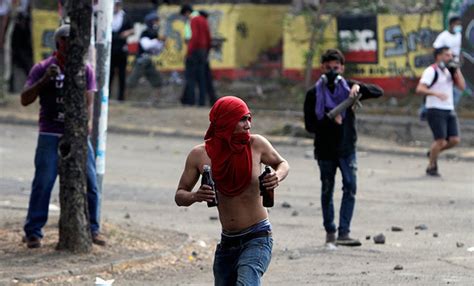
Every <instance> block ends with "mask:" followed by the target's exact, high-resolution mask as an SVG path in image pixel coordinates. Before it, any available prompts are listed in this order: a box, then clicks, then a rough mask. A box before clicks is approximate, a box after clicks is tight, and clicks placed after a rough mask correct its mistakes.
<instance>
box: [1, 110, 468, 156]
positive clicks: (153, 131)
mask: <svg viewBox="0 0 474 286" xmlns="http://www.w3.org/2000/svg"><path fill="white" fill-rule="evenodd" d="M0 123H2V124H16V125H24V126H36V125H37V124H38V122H37V119H36V118H35V119H32V118H26V117H25V118H21V117H18V116H12V115H6V116H5V115H1V114H0ZM107 131H108V132H110V133H115V134H126V135H146V136H175V137H181V138H193V139H202V138H203V133H202V132H196V131H193V130H186V131H183V130H177V129H174V128H163V127H141V126H136V125H132V124H122V125H114V124H110V125H109V126H108V130H107ZM265 137H266V138H267V139H268V140H269V141H270V142H271V143H272V144H278V145H285V146H305V147H306V146H307V147H312V146H313V139H308V138H301V137H289V136H274V135H265ZM357 151H362V152H371V153H378V154H391V155H403V156H415V157H426V154H425V152H424V151H421V150H420V151H416V150H403V149H402V148H394V147H393V146H387V147H375V146H366V145H361V144H359V145H358V146H357ZM442 156H444V157H448V158H449V159H457V160H462V161H474V153H473V154H472V155H470V154H467V155H465V154H453V153H451V154H444V155H442Z"/></svg>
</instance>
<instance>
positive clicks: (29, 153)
mask: <svg viewBox="0 0 474 286" xmlns="http://www.w3.org/2000/svg"><path fill="white" fill-rule="evenodd" d="M191 112H194V110H191V109H188V113H191ZM198 112H200V113H205V112H201V111H198ZM254 121H257V120H255V119H254ZM189 125H191V124H189ZM145 127H146V126H145ZM259 128H261V127H259ZM197 129H198V128H197V127H196V128H195V130H193V128H189V130H192V131H196V132H199V131H200V130H197ZM201 132H202V131H201ZM177 135H179V136H177ZM36 137H37V130H36V127H35V126H31V124H27V125H26V126H22V125H18V124H0V138H2V139H1V141H0V170H1V173H0V189H1V193H2V199H1V200H2V204H0V221H2V222H3V225H0V227H2V228H4V227H5V226H8V225H9V224H8V223H7V221H8V220H20V219H23V218H24V215H25V213H26V206H27V202H28V195H29V191H30V184H31V179H32V175H33V170H34V169H33V156H34V148H35V143H36ZM275 139H276V140H275V141H272V140H271V141H272V143H274V144H275V146H276V147H277V149H278V150H279V151H280V153H281V154H282V155H283V157H285V158H286V159H288V161H289V163H290V165H291V171H290V175H289V177H288V178H287V180H285V181H284V182H283V183H282V184H281V186H280V187H279V188H278V189H277V191H276V205H275V207H274V208H272V209H270V220H271V222H272V224H273V227H274V240H275V242H274V251H273V258H272V263H271V265H270V268H269V270H268V272H267V273H266V274H265V276H264V280H263V282H264V285H291V284H293V285H334V284H336V285H347V284H356V285H400V284H403V285H406V284H409V285H440V284H456V285H472V281H474V274H473V273H474V252H472V250H473V249H472V247H474V235H473V229H474V209H473V207H472V206H473V205H474V179H473V177H472V167H473V166H472V165H473V164H472V162H471V161H469V160H464V159H462V158H461V157H457V156H452V157H443V158H442V159H441V160H440V162H439V165H440V172H441V173H442V177H441V178H431V177H427V176H426V175H425V174H424V168H425V165H426V161H427V160H426V158H424V157H422V156H421V155H419V153H422V148H419V149H416V151H417V152H418V153H416V154H418V155H417V156H415V155H414V154H411V153H409V152H402V151H403V149H401V150H402V151H400V150H396V149H395V148H394V147H392V148H393V150H392V151H393V152H390V153H387V152H384V151H383V150H384V149H380V150H378V151H377V150H376V149H375V148H366V149H363V150H360V151H359V153H358V163H359V164H358V191H357V192H358V193H357V204H356V210H355V216H354V220H353V228H352V236H354V237H357V238H359V239H361V241H362V243H363V245H362V246H361V247H359V248H343V247H339V248H337V249H336V250H331V249H328V248H327V247H326V246H324V236H325V233H324V229H323V227H322V218H321V208H320V204H319V195H320V183H319V179H318V168H317V164H316V162H315V161H314V160H313V159H312V158H311V156H310V154H311V150H312V147H311V144H306V143H304V144H303V143H301V142H300V141H296V142H295V141H291V140H293V139H291V138H290V139H286V140H288V141H285V140H284V139H283V138H280V137H278V138H277V137H275ZM277 139H278V140H277ZM362 140H365V139H363V138H362ZM362 140H361V141H362ZM367 140H368V141H369V142H373V140H369V139H367ZM374 141H375V142H378V143H377V144H380V145H384V144H383V142H384V141H377V140H374ZM199 142H201V139H200V138H199V136H198V133H196V134H195V135H189V136H184V134H175V133H172V132H171V133H170V134H168V135H166V134H165V133H164V132H162V133H160V132H149V133H145V132H143V133H141V132H138V133H136V134H131V133H127V132H123V131H122V132H118V133H114V132H111V133H109V136H108V144H107V146H108V147H107V158H106V174H105V177H104V194H103V210H102V220H103V221H104V222H106V223H109V224H114V225H124V224H133V225H135V226H136V227H138V228H143V230H146V229H155V230H158V232H157V233H156V236H157V237H158V236H160V235H161V234H160V232H159V230H160V229H161V230H163V232H164V231H176V232H180V233H186V234H188V235H189V236H190V237H191V239H192V240H193V241H198V242H200V243H199V245H204V246H206V249H200V248H196V249H194V250H193V251H196V252H198V253H202V255H203V258H202V260H201V262H200V264H196V266H194V265H195V264H193V262H191V259H190V262H189V266H188V267H185V268H177V269H178V270H175V271H174V272H173V271H172V272H169V273H168V272H166V268H163V267H161V268H147V269H146V271H144V272H137V273H138V274H137V275H132V276H130V275H125V274H124V273H121V272H113V271H111V272H110V273H108V275H109V277H110V278H115V279H116V282H115V283H114V285H137V284H140V285H210V284H212V281H213V280H212V265H211V263H212V249H213V247H214V244H215V243H216V242H217V239H218V237H219V233H220V228H219V223H218V221H216V220H214V219H213V217H215V216H216V210H215V209H209V208H207V207H206V206H205V205H204V204H197V205H193V206H191V207H189V208H179V207H177V206H176V205H175V203H174V192H175V190H176V186H177V182H178V179H179V176H180V174H181V170H182V168H183V166H184V160H185V158H186V156H187V152H188V151H189V150H190V149H191V147H192V146H194V145H195V144H198V143H199ZM387 145H388V146H389V147H390V146H393V144H389V143H387ZM385 148H387V146H385ZM395 151H396V152H395ZM460 158H461V159H460ZM340 188H341V184H340V176H339V174H338V178H337V184H336V190H337V191H336V192H335V206H336V210H337V209H338V207H339V203H340V198H341V192H340V191H339V190H340ZM57 196H58V186H57V184H56V187H55V190H54V193H53V196H52V201H53V203H54V202H56V203H57V201H58V200H57ZM6 202H8V207H5V204H6ZM283 203H285V205H283ZM51 215H52V216H54V215H57V213H56V214H55V213H52V214H51ZM419 225H425V226H426V229H424V230H416V229H415V227H416V226H419ZM393 226H396V227H400V228H402V231H400V232H394V231H392V230H391V229H392V227H393ZM144 233H146V232H144ZM379 233H383V234H384V235H385V236H386V243H385V244H375V243H374V242H373V240H372V238H373V236H375V235H377V234H379ZM137 235H140V233H137ZM147 235H149V234H147ZM368 236H370V239H368V240H366V237H368ZM18 239H19V238H18ZM196 247H198V246H196ZM205 254H207V255H205ZM198 257H199V256H198ZM0 263H2V262H0ZM3 263H6V264H4V265H9V263H10V262H8V261H4V262H3ZM197 265H199V266H197ZM397 265H398V266H401V268H403V269H402V270H395V267H396V266H397ZM168 267H176V266H173V265H169V266H168ZM398 268H400V267H398ZM33 269H34V268H33ZM180 269H181V270H180ZM54 270H56V269H55V268H52V269H49V270H47V271H45V272H44V273H42V274H43V275H46V276H47V275H48V273H49V272H51V273H54ZM163 273H167V275H164V276H163ZM76 274H77V273H76ZM79 274H80V273H79ZM89 274H90V273H89ZM12 275H13V274H12ZM91 277H92V278H93V275H92V276H91ZM92 278H90V279H92ZM90 279H89V280H87V278H86V280H85V281H82V282H80V283H79V282H77V283H76V282H75V283H73V284H75V285H76V284H77V285H90V284H91V281H92V280H90ZM20 281H21V280H20Z"/></svg>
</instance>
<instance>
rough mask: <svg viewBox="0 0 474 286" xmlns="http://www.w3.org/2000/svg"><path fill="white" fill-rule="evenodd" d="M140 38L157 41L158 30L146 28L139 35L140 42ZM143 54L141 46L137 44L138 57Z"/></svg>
mask: <svg viewBox="0 0 474 286" xmlns="http://www.w3.org/2000/svg"><path fill="white" fill-rule="evenodd" d="M142 38H149V39H150V40H153V39H157V38H158V30H155V29H152V28H147V29H146V30H145V31H143V32H142V34H141V35H140V40H141V39H142ZM143 53H146V51H145V50H144V49H143V47H142V45H141V44H139V45H138V56H140V55H141V54H143Z"/></svg>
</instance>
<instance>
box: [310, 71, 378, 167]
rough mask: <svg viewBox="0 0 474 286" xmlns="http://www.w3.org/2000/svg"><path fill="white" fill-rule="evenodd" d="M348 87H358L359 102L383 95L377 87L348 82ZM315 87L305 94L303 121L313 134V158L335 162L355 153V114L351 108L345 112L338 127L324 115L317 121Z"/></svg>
mask: <svg viewBox="0 0 474 286" xmlns="http://www.w3.org/2000/svg"><path fill="white" fill-rule="evenodd" d="M347 83H348V84H349V86H350V87H352V86H353V85H354V84H356V83H357V84H358V85H360V92H361V93H362V97H361V100H365V99H369V98H377V97H380V96H382V95H383V90H382V88H380V87H379V86H377V85H373V84H363V83H360V82H356V81H352V80H348V81H347ZM315 106H316V87H313V88H311V89H310V90H308V92H307V93H306V98H305V101H304V121H305V128H306V130H307V131H308V132H310V133H314V157H315V159H318V160H335V159H337V158H342V157H347V156H349V155H351V154H353V153H355V151H356V150H355V144H356V141H357V131H356V125H355V114H354V112H353V111H352V108H348V109H347V110H346V116H345V117H344V120H343V121H342V124H341V125H339V124H337V123H336V122H334V121H333V120H331V119H329V118H328V117H327V116H326V115H325V116H324V118H323V119H321V120H318V119H317V117H316V112H315Z"/></svg>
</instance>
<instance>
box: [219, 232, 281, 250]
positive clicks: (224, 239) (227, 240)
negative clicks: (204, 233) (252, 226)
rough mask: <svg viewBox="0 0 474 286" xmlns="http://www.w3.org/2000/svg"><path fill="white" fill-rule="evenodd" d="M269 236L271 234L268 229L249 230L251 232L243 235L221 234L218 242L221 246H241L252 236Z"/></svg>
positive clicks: (252, 237)
mask: <svg viewBox="0 0 474 286" xmlns="http://www.w3.org/2000/svg"><path fill="white" fill-rule="evenodd" d="M271 236H272V232H271V231H269V230H263V231H257V232H251V233H247V234H245V235H242V236H237V237H228V236H223V235H222V236H221V243H220V244H221V246H222V247H233V246H241V245H243V244H245V243H247V242H249V241H250V240H252V239H254V238H259V237H271Z"/></svg>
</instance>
